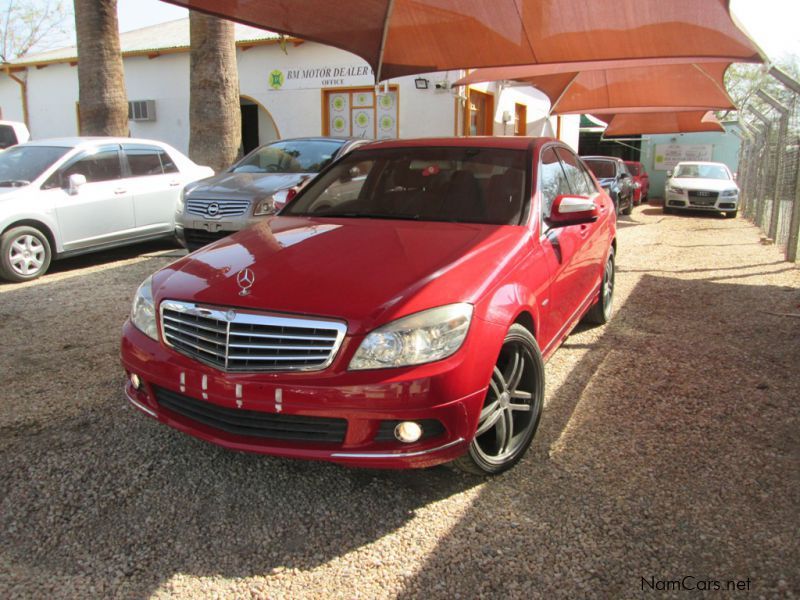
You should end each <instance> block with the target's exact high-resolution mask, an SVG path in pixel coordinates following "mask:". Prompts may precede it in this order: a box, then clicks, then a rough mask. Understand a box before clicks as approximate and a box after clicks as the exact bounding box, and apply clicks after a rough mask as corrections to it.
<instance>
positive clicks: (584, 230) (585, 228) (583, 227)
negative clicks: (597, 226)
mask: <svg viewBox="0 0 800 600" xmlns="http://www.w3.org/2000/svg"><path fill="white" fill-rule="evenodd" d="M580 232H581V237H582V238H585V237H586V236H587V235H589V226H588V225H586V224H585V223H584V224H583V225H581V228H580Z"/></svg>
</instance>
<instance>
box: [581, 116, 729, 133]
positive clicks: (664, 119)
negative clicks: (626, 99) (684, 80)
mask: <svg viewBox="0 0 800 600" xmlns="http://www.w3.org/2000/svg"><path fill="white" fill-rule="evenodd" d="M593 116H595V118H598V119H600V120H602V121H605V122H606V123H608V127H607V128H606V130H605V132H604V133H603V135H605V136H614V135H639V134H646V133H649V134H654V133H693V132H698V131H725V128H724V127H723V126H722V124H721V123H720V122H719V121H718V120H717V118H716V116H714V113H713V112H711V111H708V112H706V111H680V112H652V113H625V114H619V115H593Z"/></svg>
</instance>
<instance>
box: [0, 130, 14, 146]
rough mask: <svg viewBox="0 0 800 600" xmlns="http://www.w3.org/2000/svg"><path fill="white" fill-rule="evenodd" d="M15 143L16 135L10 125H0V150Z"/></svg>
mask: <svg viewBox="0 0 800 600" xmlns="http://www.w3.org/2000/svg"><path fill="white" fill-rule="evenodd" d="M16 143H17V134H16V132H15V131H14V128H13V127H12V126H11V125H0V150H2V149H3V148H8V147H9V146H13V145H14V144H16Z"/></svg>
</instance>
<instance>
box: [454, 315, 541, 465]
mask: <svg viewBox="0 0 800 600" xmlns="http://www.w3.org/2000/svg"><path fill="white" fill-rule="evenodd" d="M543 404H544V362H543V361H542V353H541V352H540V351H539V346H538V344H537V343H536V340H535V339H534V337H533V335H531V332H530V331H528V330H527V329H525V328H524V327H523V326H522V325H519V324H518V323H514V324H513V325H512V326H511V328H510V329H509V330H508V333H506V337H505V339H504V340H503V347H502V348H501V350H500V356H499V357H498V358H497V363H496V364H495V367H494V371H493V373H492V377H491V379H490V381H489V388H488V389H487V391H486V398H485V399H484V402H483V405H482V408H481V415H480V417H479V418H478V425H477V428H476V432H475V437H474V438H473V440H472V442H471V443H470V445H469V450H468V451H467V453H466V454H464V455H463V456H461V457H459V458H457V459H456V460H455V461H453V466H455V467H456V468H458V469H460V470H462V471H465V472H467V473H472V474H474V475H483V476H485V475H497V474H499V473H502V472H503V471H507V470H508V469H510V468H511V467H513V466H514V465H515V464H517V463H518V462H519V461H520V459H521V458H522V457H523V456H524V455H525V452H526V451H527V449H528V447H529V446H530V445H531V442H532V441H533V437H534V435H535V434H536V429H537V427H538V426H539V419H540V418H541V416H542V405H543ZM482 429H483V431H481V430H482ZM515 432H516V433H515Z"/></svg>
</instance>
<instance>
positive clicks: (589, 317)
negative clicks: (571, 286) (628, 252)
mask: <svg viewBox="0 0 800 600" xmlns="http://www.w3.org/2000/svg"><path fill="white" fill-rule="evenodd" d="M615 274H616V262H615V260H614V249H613V248H612V249H611V252H610V253H609V254H608V260H607V261H606V266H605V268H604V269H603V283H602V284H601V285H600V297H599V298H598V299H597V302H595V303H594V305H592V308H590V309H589V312H587V313H586V316H585V317H584V318H583V320H584V321H585V322H586V323H591V324H593V325H605V324H606V323H608V322H609V321H610V320H611V316H612V315H613V314H614V280H615Z"/></svg>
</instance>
